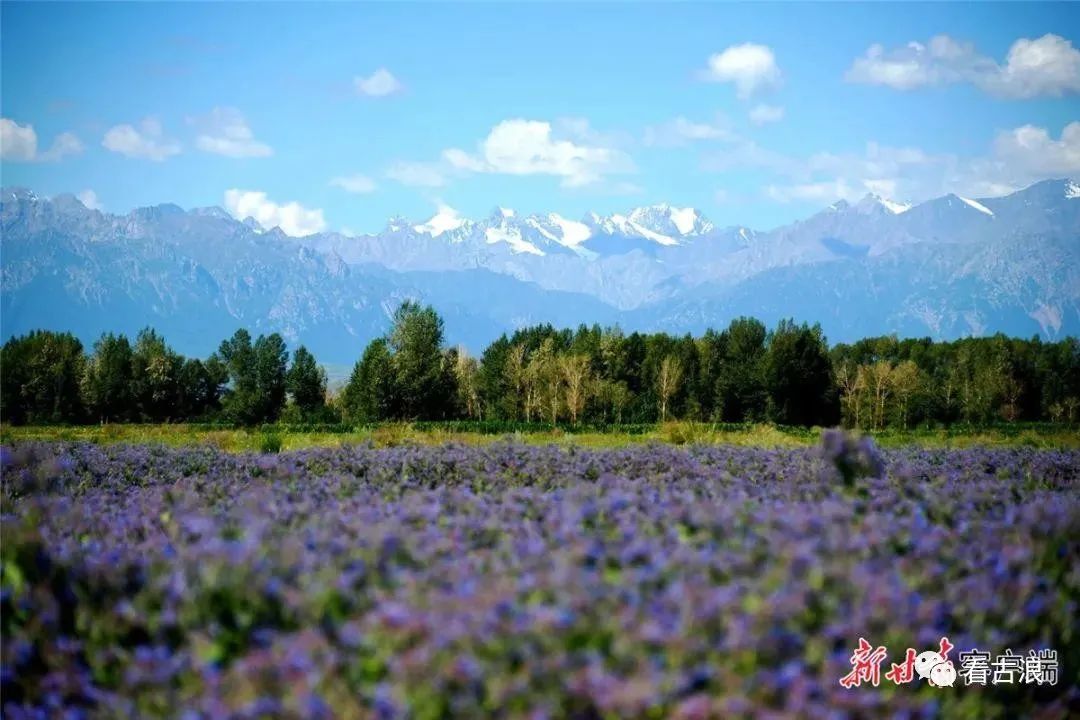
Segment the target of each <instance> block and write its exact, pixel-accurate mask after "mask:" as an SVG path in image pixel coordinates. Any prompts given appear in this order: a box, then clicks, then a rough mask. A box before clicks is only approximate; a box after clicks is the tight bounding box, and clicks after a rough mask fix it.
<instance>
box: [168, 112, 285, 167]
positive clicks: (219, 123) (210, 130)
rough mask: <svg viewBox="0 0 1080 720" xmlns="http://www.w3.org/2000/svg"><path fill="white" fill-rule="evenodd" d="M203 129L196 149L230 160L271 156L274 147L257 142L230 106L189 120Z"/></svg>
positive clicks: (239, 115)
mask: <svg viewBox="0 0 1080 720" xmlns="http://www.w3.org/2000/svg"><path fill="white" fill-rule="evenodd" d="M188 122H190V123H191V124H193V125H195V126H197V127H198V128H199V135H198V137H196V138H195V147H197V148H199V149H200V150H202V151H204V152H208V153H214V154H216V155H224V156H225V157H230V158H251V157H269V156H270V155H273V154H274V150H273V148H271V147H270V146H269V145H267V144H266V143H262V142H259V141H258V140H256V139H255V133H253V132H252V131H251V128H250V127H248V124H247V120H245V119H244V116H243V114H242V113H241V112H240V111H239V110H237V109H235V108H228V107H216V108H214V109H213V110H211V111H210V113H209V114H208V115H204V116H202V117H197V118H189V120H188Z"/></svg>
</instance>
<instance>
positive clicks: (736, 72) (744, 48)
mask: <svg viewBox="0 0 1080 720" xmlns="http://www.w3.org/2000/svg"><path fill="white" fill-rule="evenodd" d="M701 77H702V79H703V80H706V81H709V82H720V83H732V84H734V85H735V93H736V95H737V96H738V97H739V99H741V100H745V99H747V98H749V97H750V96H752V95H754V94H755V93H757V92H760V91H762V90H768V89H771V88H774V87H776V86H778V85H779V84H780V81H781V74H780V67H779V66H778V65H777V64H776V56H775V55H774V54H773V51H772V49H771V48H769V47H768V46H767V45H758V44H756V43H743V44H742V45H732V46H731V47H729V48H727V49H726V50H724V51H723V52H720V53H716V54H715V55H711V56H710V57H709V60H708V63H707V65H706V68H705V70H704V71H702V73H701Z"/></svg>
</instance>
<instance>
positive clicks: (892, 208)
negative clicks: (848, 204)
mask: <svg viewBox="0 0 1080 720" xmlns="http://www.w3.org/2000/svg"><path fill="white" fill-rule="evenodd" d="M858 207H859V208H860V209H863V210H868V209H878V208H880V209H882V210H885V211H886V212H890V213H892V214H893V215H899V214H900V213H903V212H907V211H908V210H910V209H911V205H908V204H907V203H902V202H897V201H895V200H890V199H889V198H885V197H882V196H880V195H878V194H877V193H867V195H866V197H864V198H863V199H862V200H861V201H860V202H859V204H858Z"/></svg>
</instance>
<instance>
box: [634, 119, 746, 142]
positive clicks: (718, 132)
mask: <svg viewBox="0 0 1080 720" xmlns="http://www.w3.org/2000/svg"><path fill="white" fill-rule="evenodd" d="M737 138H738V135H737V134H736V133H734V132H733V131H732V130H731V128H730V127H729V123H728V121H727V118H725V117H723V116H719V117H718V118H717V120H716V122H715V123H700V122H694V121H692V120H688V119H687V118H685V117H682V116H680V117H677V118H675V119H674V120H671V121H669V122H666V123H663V124H662V125H654V126H652V127H648V128H646V129H645V137H644V138H643V141H644V143H645V145H649V146H659V147H675V146H679V145H686V144H688V143H691V142H695V141H701V140H726V141H729V142H731V141H734V140H736V139H737Z"/></svg>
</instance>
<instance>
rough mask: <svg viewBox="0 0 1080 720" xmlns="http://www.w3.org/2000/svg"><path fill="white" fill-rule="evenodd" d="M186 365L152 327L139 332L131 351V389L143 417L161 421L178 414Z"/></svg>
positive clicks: (147, 419)
mask: <svg viewBox="0 0 1080 720" xmlns="http://www.w3.org/2000/svg"><path fill="white" fill-rule="evenodd" d="M183 364H184V359H183V358H182V357H180V356H179V355H177V354H176V353H175V352H173V351H172V349H171V348H169V346H168V345H166V344H165V340H164V339H163V338H162V337H161V336H160V335H158V334H157V333H156V332H155V331H154V330H153V329H151V328H146V329H144V330H142V331H140V332H139V334H138V336H137V337H136V338H135V346H134V348H133V349H132V354H131V392H132V395H133V396H134V400H135V408H136V415H137V416H138V417H139V418H140V419H142V420H145V421H149V422H162V421H164V420H167V419H170V418H175V417H176V416H177V412H178V409H179V408H178V404H177V400H178V397H179V392H180V390H179V381H180V370H181V368H182V367H183Z"/></svg>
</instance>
